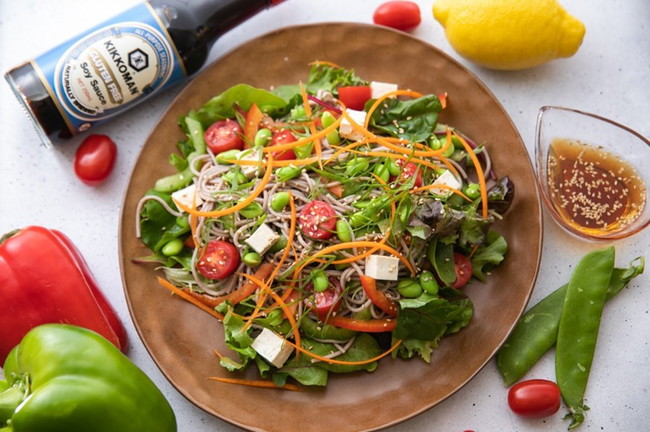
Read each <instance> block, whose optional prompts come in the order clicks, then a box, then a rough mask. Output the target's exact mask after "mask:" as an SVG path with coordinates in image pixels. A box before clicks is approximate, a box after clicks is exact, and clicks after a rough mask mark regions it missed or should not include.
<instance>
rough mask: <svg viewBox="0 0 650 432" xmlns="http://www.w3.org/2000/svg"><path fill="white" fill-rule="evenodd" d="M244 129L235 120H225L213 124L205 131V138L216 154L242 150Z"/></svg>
mask: <svg viewBox="0 0 650 432" xmlns="http://www.w3.org/2000/svg"><path fill="white" fill-rule="evenodd" d="M242 133H243V132H242V128H241V126H239V123H237V122H236V121H235V120H232V119H225V120H219V121H217V122H214V123H212V125H211V126H210V127H209V128H208V130H206V131H205V134H204V135H203V138H204V139H205V143H206V145H207V146H208V148H209V149H210V150H211V151H212V153H214V154H219V153H221V152H224V151H228V150H242V149H243V148H244V140H243V139H242Z"/></svg>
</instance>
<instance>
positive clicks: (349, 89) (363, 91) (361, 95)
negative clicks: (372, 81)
mask: <svg viewBox="0 0 650 432" xmlns="http://www.w3.org/2000/svg"><path fill="white" fill-rule="evenodd" d="M338 90H339V100H340V101H341V102H343V105H345V106H346V107H347V108H350V109H353V110H362V109H363V108H364V106H365V105H366V102H368V101H369V100H370V98H371V97H372V90H371V89H370V86H345V87H339V89H338Z"/></svg>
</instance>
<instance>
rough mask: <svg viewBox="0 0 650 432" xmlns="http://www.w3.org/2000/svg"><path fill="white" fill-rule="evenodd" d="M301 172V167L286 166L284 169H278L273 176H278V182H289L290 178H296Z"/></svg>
mask: <svg viewBox="0 0 650 432" xmlns="http://www.w3.org/2000/svg"><path fill="white" fill-rule="evenodd" d="M301 172H302V167H299V166H298V167H297V166H286V167H282V168H278V169H277V170H276V171H275V174H276V175H277V176H278V181H279V182H286V181H289V180H291V179H292V178H296V177H298V176H299V175H300V173H301Z"/></svg>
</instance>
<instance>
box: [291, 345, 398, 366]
mask: <svg viewBox="0 0 650 432" xmlns="http://www.w3.org/2000/svg"><path fill="white" fill-rule="evenodd" d="M286 342H287V343H288V344H289V345H291V346H293V347H294V348H295V349H296V350H297V351H300V352H302V353H303V354H305V355H307V356H309V357H311V358H314V359H316V360H320V361H322V362H325V363H329V364H340V365H364V364H368V363H372V362H375V361H377V360H380V359H382V358H384V357H386V356H387V355H389V354H390V353H392V352H393V351H395V350H396V349H397V347H399V346H400V344H401V343H402V341H401V340H398V341H397V342H395V343H394V344H393V346H392V347H390V349H389V350H387V351H384V352H383V353H381V354H379V355H378V356H375V357H373V358H369V359H366V360H358V361H346V360H337V359H335V358H328V357H323V356H321V355H318V354H316V353H313V352H311V351H309V350H307V349H305V348H303V347H301V346H299V345H297V344H295V343H293V342H291V341H288V340H287V341H286Z"/></svg>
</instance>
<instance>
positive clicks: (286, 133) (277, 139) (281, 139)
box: [271, 129, 298, 160]
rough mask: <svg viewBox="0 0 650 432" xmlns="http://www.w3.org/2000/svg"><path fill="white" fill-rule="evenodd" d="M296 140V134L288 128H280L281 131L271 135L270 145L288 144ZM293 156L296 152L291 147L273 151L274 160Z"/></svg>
mask: <svg viewBox="0 0 650 432" xmlns="http://www.w3.org/2000/svg"><path fill="white" fill-rule="evenodd" d="M296 141H298V138H296V136H295V135H294V134H293V133H292V132H291V131H290V130H289V129H282V130H281V131H278V132H275V133H274V134H273V136H272V137H271V145H272V146H273V145H280V144H289V143H292V142H296ZM295 158H296V154H295V153H294V152H293V150H291V149H289V150H285V151H282V152H275V153H273V159H274V160H293V159H295Z"/></svg>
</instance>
